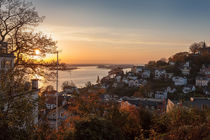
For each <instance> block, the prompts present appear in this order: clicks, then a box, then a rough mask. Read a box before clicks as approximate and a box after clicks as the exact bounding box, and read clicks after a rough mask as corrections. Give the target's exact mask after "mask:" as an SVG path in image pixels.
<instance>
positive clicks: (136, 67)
mask: <svg viewBox="0 0 210 140" xmlns="http://www.w3.org/2000/svg"><path fill="white" fill-rule="evenodd" d="M143 69H144V66H134V67H133V68H132V69H131V71H132V72H133V73H136V74H138V73H140V72H142V71H143Z"/></svg>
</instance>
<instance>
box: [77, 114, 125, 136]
mask: <svg viewBox="0 0 210 140" xmlns="http://www.w3.org/2000/svg"><path fill="white" fill-rule="evenodd" d="M75 129H76V130H75V131H76V132H75V140H81V139H84V138H85V139H86V140H113V139H114V140H123V139H125V138H124V137H123V135H122V133H121V130H120V129H119V128H117V127H115V125H114V124H113V123H112V122H111V121H109V120H105V119H100V118H92V119H90V120H84V121H80V122H78V123H77V124H76V127H75Z"/></svg>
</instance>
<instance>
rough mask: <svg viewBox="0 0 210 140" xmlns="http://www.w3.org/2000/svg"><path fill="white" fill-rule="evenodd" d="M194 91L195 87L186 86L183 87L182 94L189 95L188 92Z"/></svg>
mask: <svg viewBox="0 0 210 140" xmlns="http://www.w3.org/2000/svg"><path fill="white" fill-rule="evenodd" d="M195 89H196V88H195V86H192V85H188V86H185V87H183V89H182V91H183V93H190V92H193V91H195Z"/></svg>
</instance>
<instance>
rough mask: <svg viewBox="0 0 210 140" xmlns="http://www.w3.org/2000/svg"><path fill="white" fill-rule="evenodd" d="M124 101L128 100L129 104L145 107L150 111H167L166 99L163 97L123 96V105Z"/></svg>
mask: <svg viewBox="0 0 210 140" xmlns="http://www.w3.org/2000/svg"><path fill="white" fill-rule="evenodd" d="M124 102H127V105H131V106H136V107H144V108H146V109H148V110H150V111H157V112H159V113H163V112H165V109H166V104H165V100H163V99H154V98H134V97H122V98H121V105H122V104H123V103H124Z"/></svg>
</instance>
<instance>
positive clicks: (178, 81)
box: [172, 76, 187, 86]
mask: <svg viewBox="0 0 210 140" xmlns="http://www.w3.org/2000/svg"><path fill="white" fill-rule="evenodd" d="M172 81H173V82H174V85H176V86H183V85H186V84H187V78H185V77H179V76H176V77H173V78H172Z"/></svg>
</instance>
